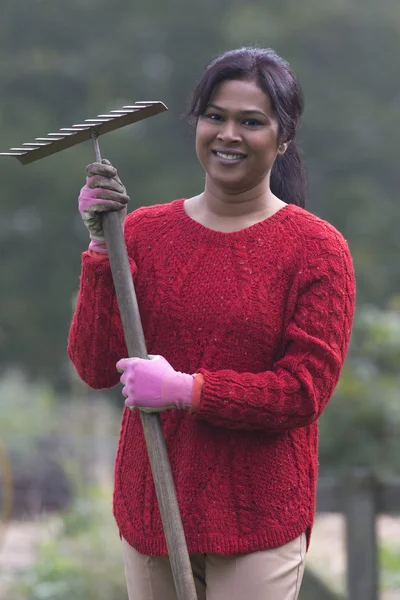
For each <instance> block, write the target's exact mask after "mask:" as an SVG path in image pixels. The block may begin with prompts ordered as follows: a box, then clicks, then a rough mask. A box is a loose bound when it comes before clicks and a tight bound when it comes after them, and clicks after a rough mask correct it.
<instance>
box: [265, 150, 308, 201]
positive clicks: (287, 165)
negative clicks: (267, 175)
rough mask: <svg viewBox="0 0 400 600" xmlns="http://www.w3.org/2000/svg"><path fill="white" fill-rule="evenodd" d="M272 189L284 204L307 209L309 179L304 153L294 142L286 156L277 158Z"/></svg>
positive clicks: (272, 177)
mask: <svg viewBox="0 0 400 600" xmlns="http://www.w3.org/2000/svg"><path fill="white" fill-rule="evenodd" d="M270 187H271V192H272V193H273V194H275V196H277V197H278V198H279V199H280V200H282V201H283V202H286V203H287V204H296V205H297V206H301V207H302V208H304V207H305V203H306V195H307V178H306V172H305V168H304V165H303V159H302V153H301V151H300V149H299V147H298V146H297V144H296V142H295V141H294V140H293V141H292V142H290V144H289V146H288V149H287V150H286V152H285V154H283V155H278V156H277V157H276V160H275V163H274V165H273V167H272V171H271V181H270Z"/></svg>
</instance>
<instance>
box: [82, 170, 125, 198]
mask: <svg viewBox="0 0 400 600" xmlns="http://www.w3.org/2000/svg"><path fill="white" fill-rule="evenodd" d="M86 185H87V186H88V187H89V188H104V189H108V190H112V191H114V192H118V193H119V194H126V190H125V188H124V186H123V185H122V184H121V183H120V182H119V181H117V180H116V179H110V178H109V177H100V175H94V176H93V177H88V178H87V181H86Z"/></svg>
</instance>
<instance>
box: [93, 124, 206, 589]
mask: <svg viewBox="0 0 400 600" xmlns="http://www.w3.org/2000/svg"><path fill="white" fill-rule="evenodd" d="M92 140H93V146H94V150H95V153H96V160H97V161H98V162H101V154H100V148H99V144H98V141H97V135H96V133H93V134H92ZM103 229H104V237H105V240H106V246H107V251H108V256H109V259H110V266H111V273H112V277H113V281H114V287H115V292H116V295H117V301H118V307H119V311H120V314H121V321H122V326H123V330H124V335H125V341H126V346H127V348H128V353H129V356H135V357H138V358H145V359H147V358H148V354H147V350H146V343H145V339H144V334H143V327H142V323H141V320H140V315H139V309H138V304H137V299H136V294H135V289H134V286H133V280H132V274H131V270H130V267H129V260H128V253H127V250H126V246H125V240H124V236H123V232H122V227H121V221H120V218H119V215H118V213H117V212H109V213H105V214H104V216H103ZM140 415H141V418H142V425H143V431H144V436H145V440H146V446H147V452H148V455H149V459H150V465H151V470H152V473H153V480H154V485H155V488H156V493H157V498H158V504H159V507H160V513H161V519H162V523H163V527H164V533H165V538H166V541H167V548H168V553H169V559H170V562H171V568H172V575H173V578H174V583H175V588H176V592H177V596H178V600H197V594H196V588H195V585H194V580H193V573H192V568H191V564H190V559H189V554H188V550H187V547H186V540H185V533H184V530H183V525H182V519H181V515H180V512H179V506H178V501H177V498H176V491H175V484H174V480H173V477H172V472H171V466H170V463H169V458H168V453H167V447H166V444H165V438H164V432H163V429H162V426H161V420H160V415H159V414H158V413H144V412H141V413H140Z"/></svg>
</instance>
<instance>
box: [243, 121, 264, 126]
mask: <svg viewBox="0 0 400 600" xmlns="http://www.w3.org/2000/svg"><path fill="white" fill-rule="evenodd" d="M244 124H245V125H248V126H249V127H260V126H261V125H262V123H261V121H258V120H257V119H246V121H245V122H244Z"/></svg>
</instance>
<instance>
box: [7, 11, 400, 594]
mask: <svg viewBox="0 0 400 600" xmlns="http://www.w3.org/2000/svg"><path fill="white" fill-rule="evenodd" d="M243 45H260V46H270V47H273V48H274V49H275V50H276V51H277V52H278V53H279V54H281V55H282V56H283V57H284V58H285V59H287V60H288V61H289V62H290V63H291V65H292V66H293V68H294V70H295V72H296V74H297V75H298V78H299V80H300V83H301V85H302V87H303V90H304V94H305V100H306V109H305V115H304V119H303V122H302V125H301V128H300V130H299V141H300V143H301V146H302V148H303V151H304V155H305V160H306V164H307V169H308V177H309V198H308V201H307V208H308V210H310V211H311V212H313V213H315V214H317V215H319V216H320V217H322V218H324V219H327V220H328V221H330V222H331V223H332V224H333V225H335V227H337V228H338V229H339V230H340V231H341V232H342V233H343V235H344V236H345V238H346V239H347V240H348V242H349V245H350V248H351V251H352V255H353V257H354V263H355V268H356V274H357V285H358V295H357V312H356V320H355V326H354V333H353V338H352V343H351V348H350V351H349V355H348V359H347V363H346V366H345V368H344V370H343V375H342V378H341V381H340V384H339V386H338V388H337V391H336V393H335V396H334V399H333V400H332V401H331V403H330V405H329V406H328V408H327V410H326V412H325V414H324V415H323V417H322V418H321V421H320V463H321V465H320V470H321V476H322V475H324V476H325V475H329V476H334V477H341V476H342V475H344V474H347V473H349V472H351V471H352V470H353V469H358V472H359V470H360V469H363V470H364V471H363V472H368V473H372V475H373V476H376V477H379V478H383V479H385V478H387V479H392V478H396V477H397V476H400V435H399V432H400V375H399V364H400V266H399V249H400V236H399V233H398V230H399V209H398V197H399V186H400V175H399V173H400V171H399V167H398V164H399V157H398V148H399V134H400V127H399V123H400V78H399V73H400V4H399V2H398V0H380V2H379V3H377V2H376V0H330V1H329V2H321V1H320V0H302V2H300V3H299V2H298V0H269V1H268V2H266V1H265V0H264V1H261V0H247V1H246V2H239V1H237V0H229V1H227V0H203V1H202V2H197V1H195V0H186V1H185V0H181V1H179V0H163V1H162V0H147V2H145V3H138V2H132V1H128V0H114V1H113V2H112V3H111V2H106V1H105V0H69V1H68V3H66V2H64V3H61V2H58V1H57V0H30V2H27V1H26V0H2V2H1V5H0V81H1V94H0V140H1V148H0V151H3V152H4V151H7V149H8V148H10V147H12V146H19V145H20V144H21V143H22V142H26V141H31V140H32V139H34V138H35V137H42V136H44V135H45V134H46V133H48V132H51V131H56V130H57V129H59V128H60V127H70V126H72V125H73V124H74V123H80V122H82V119H86V118H89V117H94V116H96V115H97V114H99V113H105V112H106V111H108V110H112V109H117V108H120V107H122V106H123V105H124V104H131V103H133V102H135V101H137V100H161V101H163V102H164V103H165V104H166V105H167V106H168V107H169V111H168V112H167V113H164V114H162V115H159V116H157V117H155V118H151V119H148V120H146V121H144V122H141V123H138V124H136V125H133V126H130V127H127V128H124V129H122V130H120V131H116V132H114V133H112V134H110V135H108V136H105V137H104V138H103V139H102V140H101V143H100V145H101V149H102V153H103V156H105V157H107V158H108V159H109V160H111V161H112V163H113V164H114V165H115V166H117V167H118V170H119V173H120V176H121V179H122V181H123V182H124V183H125V185H126V187H127V189H128V193H129V195H130V197H131V209H134V208H135V207H138V206H141V205H150V204H157V203H163V202H169V201H171V200H174V199H175V198H180V197H184V196H190V195H194V194H196V193H198V192H199V191H200V190H201V188H202V185H203V172H202V169H201V167H200V166H199V164H198V163H197V159H196V156H195V151H194V139H193V133H192V132H191V130H190V127H189V126H188V124H187V122H186V120H185V117H184V114H185V111H186V109H187V107H188V102H189V99H190V93H191V90H192V89H193V87H194V85H195V84H196V81H197V80H198V78H199V76H200V74H201V72H202V70H203V68H204V66H205V64H206V63H207V62H208V61H209V60H210V59H211V58H212V57H214V56H215V55H217V54H219V53H220V52H222V51H224V50H227V49H231V48H234V47H238V46H243ZM93 160H94V155H93V149H92V146H91V144H90V143H89V142H88V143H85V144H82V145H80V146H75V147H74V148H73V149H70V150H67V151H64V152H62V153H60V154H56V155H54V156H52V157H49V158H47V159H45V160H43V161H39V162H37V163H34V164H32V165H29V166H26V167H22V166H21V165H20V164H19V163H18V162H17V161H16V159H12V158H4V157H1V158H0V257H1V260H0V290H1V293H0V508H1V510H2V514H1V523H0V526H1V530H0V536H1V537H0V544H1V546H0V598H2V599H3V598H4V599H5V598H7V599H9V598H12V599H13V600H44V599H51V600H70V599H71V598H74V600H95V599H96V600H103V599H104V600H105V599H107V600H125V599H126V592H125V583H124V574H123V566H122V558H121V551H120V547H119V538H118V535H117V531H116V528H115V525H114V522H113V518H112V515H111V495H112V476H113V460H114V454H115V449H116V443H117V440H118V433H119V419H120V414H121V407H122V402H121V397H120V390H119V389H116V390H112V391H109V392H106V393H105V392H95V391H93V390H89V389H88V388H87V387H86V386H85V385H84V384H83V383H81V382H80V381H79V380H78V379H77V377H76V375H75V373H74V369H73V368H72V367H71V365H70V364H69V363H68V360H67V356H66V341H67V334H68V329H69V324H70V320H71V317H72V311H73V305H74V302H75V297H76V292H77V288H78V281H79V273H80V255H81V252H82V251H83V250H84V249H85V248H86V247H87V243H88V239H87V231H86V229H85V227H84V226H83V224H82V222H81V219H80V216H79V215H78V213H77V196H78V193H79V189H80V187H81V186H82V185H83V184H84V181H85V167H86V165H87V164H88V163H90V162H92V161H93ZM399 511H400V508H399ZM377 527H378V532H379V539H378V557H379V569H380V578H379V590H380V592H379V594H380V596H379V597H381V598H383V599H385V600H389V599H390V600H393V599H394V598H400V518H398V517H396V516H395V515H392V516H390V515H386V516H385V515H382V516H380V517H378V518H377ZM343 528H344V525H343V517H342V516H341V515H340V514H337V513H333V514H326V513H323V512H321V513H318V516H317V520H316V526H315V532H314V536H313V539H312V542H311V548H310V552H309V558H308V566H309V569H310V571H312V572H313V573H315V574H316V575H317V576H318V578H319V579H320V580H321V582H323V583H324V585H326V586H327V589H329V590H331V591H332V593H333V594H343V593H345V588H346V573H345V572H346V557H345V547H344V546H345V543H344V529H343ZM309 597H310V598H311V596H309ZM327 597H328V596H327ZM332 597H333V596H332ZM335 597H339V596H335ZM320 599H321V600H323V599H322V596H319V600H320Z"/></svg>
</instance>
